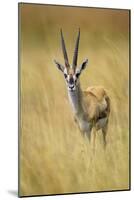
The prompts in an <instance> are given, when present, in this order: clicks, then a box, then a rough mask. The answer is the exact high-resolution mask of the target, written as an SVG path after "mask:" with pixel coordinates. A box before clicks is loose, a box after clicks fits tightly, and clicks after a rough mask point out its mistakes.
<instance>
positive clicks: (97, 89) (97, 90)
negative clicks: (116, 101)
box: [83, 86, 110, 148]
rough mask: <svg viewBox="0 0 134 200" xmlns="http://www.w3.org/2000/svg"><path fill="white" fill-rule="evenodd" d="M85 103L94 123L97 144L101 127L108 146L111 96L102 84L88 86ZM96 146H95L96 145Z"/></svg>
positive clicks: (104, 140) (84, 95)
mask: <svg viewBox="0 0 134 200" xmlns="http://www.w3.org/2000/svg"><path fill="white" fill-rule="evenodd" d="M83 100H84V105H85V106H86V107H85V109H86V112H87V113H88V120H89V121H90V122H91V121H92V123H93V137H94V145H95V138H96V137H95V135H96V132H97V131H98V130H99V129H101V130H102V133H103V142H104V146H106V135H107V129H108V121H109V114H110V98H109V96H108V94H107V92H106V90H105V89H104V88H103V87H102V86H94V87H88V88H87V89H86V91H84V92H83ZM94 148H95V147H94Z"/></svg>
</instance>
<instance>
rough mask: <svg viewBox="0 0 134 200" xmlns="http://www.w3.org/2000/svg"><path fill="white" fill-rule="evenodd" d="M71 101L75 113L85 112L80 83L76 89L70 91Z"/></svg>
mask: <svg viewBox="0 0 134 200" xmlns="http://www.w3.org/2000/svg"><path fill="white" fill-rule="evenodd" d="M68 97H69V102H70V104H71V107H72V111H73V114H74V115H80V114H83V112H84V108H83V102H82V101H83V99H82V90H81V87H80V83H79V84H78V85H77V88H76V90H75V91H68Z"/></svg>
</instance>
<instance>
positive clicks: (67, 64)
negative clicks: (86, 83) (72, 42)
mask: <svg viewBox="0 0 134 200" xmlns="http://www.w3.org/2000/svg"><path fill="white" fill-rule="evenodd" d="M60 32H61V45H62V51H63V56H64V60H65V66H66V67H67V68H68V67H69V61H68V56H67V51H66V46H65V41H64V37H63V33H62V29H61V30H60Z"/></svg>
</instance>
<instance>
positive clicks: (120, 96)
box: [20, 4, 129, 196]
mask: <svg viewBox="0 0 134 200" xmlns="http://www.w3.org/2000/svg"><path fill="white" fill-rule="evenodd" d="M68 9H69V11H68ZM20 11H21V12H20V13H21V15H20V16H21V20H20V28H21V38H20V75H21V80H20V88H21V124H20V195H22V196H27V195H38V194H57V193H75V192H87V191H88V192H90V191H107V190H122V189H128V188H129V107H128V106H129V98H128V97H129V85H128V82H129V46H128V45H129V44H128V11H110V10H103V9H101V10H96V9H93V10H92V9H89V10H88V9H86V10H84V9H80V8H79V9H78V8H77V9H76V8H63V7H60V8H58V7H47V9H46V7H44V6H43V7H42V6H32V5H26V4H25V5H24V4H23V5H22V4H21V5H20ZM68 12H69V14H68ZM60 27H62V28H63V30H64V35H65V39H66V43H67V49H68V53H69V57H70V58H72V52H73V48H74V41H75V37H76V34H77V27H80V28H81V40H80V49H79V61H78V62H79V63H80V62H81V61H82V59H83V58H85V57H87V58H89V66H88V67H87V69H86V70H85V72H83V74H82V75H81V85H82V88H83V89H86V88H87V87H88V86H89V85H103V86H104V87H105V88H107V90H108V92H109V95H110V97H111V116H110V125H109V131H108V137H107V140H108V145H107V149H106V151H104V150H103V145H102V135H101V132H98V135H97V138H96V152H95V154H93V151H92V142H91V144H89V143H88V140H86V139H84V138H83V137H82V135H81V134H80V132H79V130H78V128H77V127H76V125H75V123H74V121H73V116H72V112H71V108H70V105H69V102H68V98H67V91H66V86H65V82H64V78H63V77H62V74H61V73H60V72H59V71H58V70H57V68H56V67H55V65H54V64H53V59H54V58H56V59H58V60H59V61H61V60H62V61H63V58H62V52H61V49H60V42H59V40H60V38H59V29H60Z"/></svg>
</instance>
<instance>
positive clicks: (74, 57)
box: [72, 28, 80, 69]
mask: <svg viewBox="0 0 134 200" xmlns="http://www.w3.org/2000/svg"><path fill="white" fill-rule="evenodd" d="M79 40H80V28H79V31H78V36H77V39H76V44H75V49H74V56H73V63H72V67H73V68H74V69H75V68H76V66H77V59H78V48H79Z"/></svg>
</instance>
